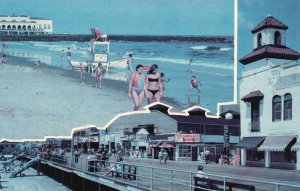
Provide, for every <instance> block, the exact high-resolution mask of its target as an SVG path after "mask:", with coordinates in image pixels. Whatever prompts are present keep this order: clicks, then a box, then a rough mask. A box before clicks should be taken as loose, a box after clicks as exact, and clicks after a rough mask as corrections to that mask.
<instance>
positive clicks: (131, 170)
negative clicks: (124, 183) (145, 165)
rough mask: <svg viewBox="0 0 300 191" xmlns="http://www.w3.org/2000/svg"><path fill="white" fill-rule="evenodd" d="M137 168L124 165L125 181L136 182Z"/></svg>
mask: <svg viewBox="0 0 300 191" xmlns="http://www.w3.org/2000/svg"><path fill="white" fill-rule="evenodd" d="M136 169H137V167H136V166H133V165H127V164H123V171H122V173H123V176H122V177H123V179H127V178H128V179H129V180H131V179H133V180H136Z"/></svg>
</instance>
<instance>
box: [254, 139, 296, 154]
mask: <svg viewBox="0 0 300 191" xmlns="http://www.w3.org/2000/svg"><path fill="white" fill-rule="evenodd" d="M294 139H296V136H295V135H290V136H268V137H266V139H265V141H264V142H263V143H262V144H261V146H260V147H258V149H257V150H258V151H278V152H283V151H284V150H285V148H286V147H287V146H288V145H289V144H290V143H291V142H292V141H293V140H294Z"/></svg>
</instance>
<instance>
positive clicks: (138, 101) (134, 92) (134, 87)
mask: <svg viewBox="0 0 300 191" xmlns="http://www.w3.org/2000/svg"><path fill="white" fill-rule="evenodd" d="M135 70H136V72H135V73H133V74H132V75H131V78H130V81H129V87H128V97H130V98H131V97H132V99H133V102H134V111H137V110H139V109H140V108H141V105H142V102H143V99H144V96H145V94H144V89H145V87H144V81H145V75H144V74H142V72H143V65H141V64H138V65H137V66H136V68H135Z"/></svg>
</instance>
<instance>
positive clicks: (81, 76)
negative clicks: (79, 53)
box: [79, 62, 84, 83]
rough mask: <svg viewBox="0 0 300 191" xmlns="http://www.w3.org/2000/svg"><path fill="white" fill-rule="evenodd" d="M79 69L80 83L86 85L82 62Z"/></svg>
mask: <svg viewBox="0 0 300 191" xmlns="http://www.w3.org/2000/svg"><path fill="white" fill-rule="evenodd" d="M79 68H80V81H81V83H84V65H83V64H82V62H80V64H79Z"/></svg>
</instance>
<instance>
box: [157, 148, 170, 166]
mask: <svg viewBox="0 0 300 191" xmlns="http://www.w3.org/2000/svg"><path fill="white" fill-rule="evenodd" d="M158 158H159V164H161V163H162V161H163V162H164V164H167V159H168V153H167V151H166V150H165V149H161V150H160V151H159V153H158Z"/></svg>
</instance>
